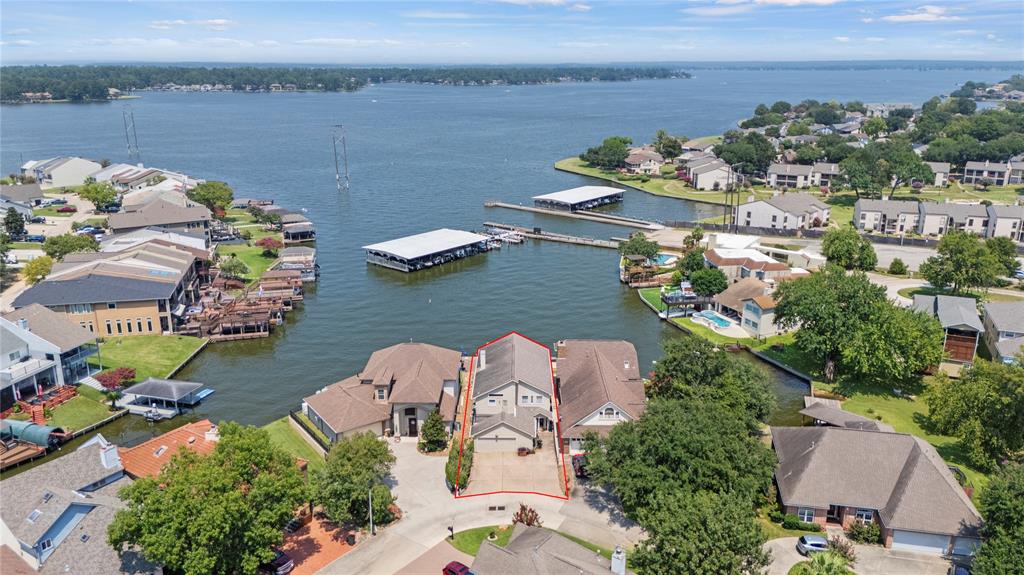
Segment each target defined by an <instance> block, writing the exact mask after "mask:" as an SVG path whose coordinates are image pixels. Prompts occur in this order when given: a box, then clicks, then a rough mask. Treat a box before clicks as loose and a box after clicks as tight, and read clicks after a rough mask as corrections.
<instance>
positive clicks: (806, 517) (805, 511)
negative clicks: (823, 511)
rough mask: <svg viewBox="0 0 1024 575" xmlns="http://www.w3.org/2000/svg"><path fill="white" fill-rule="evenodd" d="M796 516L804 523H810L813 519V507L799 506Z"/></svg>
mask: <svg viewBox="0 0 1024 575" xmlns="http://www.w3.org/2000/svg"><path fill="white" fill-rule="evenodd" d="M796 516H797V517H799V518H800V521H803V522H804V523H811V522H813V521H814V509H811V508H810V507H801V508H800V509H798V510H797V512H796Z"/></svg>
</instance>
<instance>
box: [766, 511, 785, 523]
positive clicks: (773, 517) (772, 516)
mask: <svg viewBox="0 0 1024 575" xmlns="http://www.w3.org/2000/svg"><path fill="white" fill-rule="evenodd" d="M768 519H769V520H770V521H771V522H772V523H782V512H781V511H779V510H778V509H772V510H771V511H769V512H768Z"/></svg>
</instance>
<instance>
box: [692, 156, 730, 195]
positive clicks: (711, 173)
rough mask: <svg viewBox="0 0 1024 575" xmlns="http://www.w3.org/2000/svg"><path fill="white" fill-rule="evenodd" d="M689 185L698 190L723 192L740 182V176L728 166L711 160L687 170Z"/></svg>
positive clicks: (716, 159) (716, 160) (717, 160)
mask: <svg viewBox="0 0 1024 575" xmlns="http://www.w3.org/2000/svg"><path fill="white" fill-rule="evenodd" d="M689 173H690V185H691V186H693V187H694V188H696V189H698V190H725V189H728V188H729V187H730V186H731V185H735V184H738V183H739V182H740V176H739V175H738V174H737V173H736V172H734V171H733V169H732V167H731V166H729V164H727V163H725V162H723V161H722V160H719V159H718V158H715V159H713V160H712V161H711V162H707V163H704V164H701V165H699V166H696V167H694V168H692V169H690V170H689Z"/></svg>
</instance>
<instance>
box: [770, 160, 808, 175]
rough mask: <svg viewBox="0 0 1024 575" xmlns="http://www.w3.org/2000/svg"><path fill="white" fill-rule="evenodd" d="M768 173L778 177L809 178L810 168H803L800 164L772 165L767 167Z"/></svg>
mask: <svg viewBox="0 0 1024 575" xmlns="http://www.w3.org/2000/svg"><path fill="white" fill-rule="evenodd" d="M768 173H769V174H776V175H779V176H810V175H811V166H804V165H802V164H779V163H774V164H772V165H770V166H768Z"/></svg>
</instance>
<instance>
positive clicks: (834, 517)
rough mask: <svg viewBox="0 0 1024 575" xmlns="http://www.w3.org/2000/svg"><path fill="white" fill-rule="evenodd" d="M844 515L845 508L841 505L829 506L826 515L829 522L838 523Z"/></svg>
mask: <svg viewBox="0 0 1024 575" xmlns="http://www.w3.org/2000/svg"><path fill="white" fill-rule="evenodd" d="M842 514H843V508H842V506H840V505H829V506H828V512H827V513H826V514H825V519H826V520H827V521H833V522H836V523H838V522H839V519H840V516H841V515H842Z"/></svg>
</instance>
